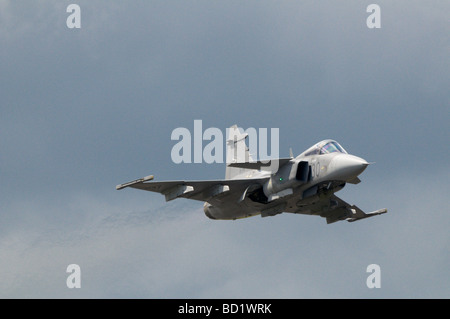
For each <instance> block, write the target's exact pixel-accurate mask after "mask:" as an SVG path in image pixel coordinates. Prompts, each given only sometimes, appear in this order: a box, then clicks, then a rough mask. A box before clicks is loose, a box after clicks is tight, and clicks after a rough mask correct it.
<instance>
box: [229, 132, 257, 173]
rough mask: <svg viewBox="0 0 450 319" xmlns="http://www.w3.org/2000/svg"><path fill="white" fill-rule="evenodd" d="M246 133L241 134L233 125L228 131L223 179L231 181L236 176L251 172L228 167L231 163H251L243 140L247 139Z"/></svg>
mask: <svg viewBox="0 0 450 319" xmlns="http://www.w3.org/2000/svg"><path fill="white" fill-rule="evenodd" d="M247 136H248V134H247V133H245V132H244V133H241V132H240V130H239V128H238V127H237V125H233V126H231V127H230V128H229V129H228V137H227V151H226V152H227V155H226V156H227V166H226V169H225V179H232V178H234V177H236V176H237V175H240V174H242V173H245V172H247V171H252V170H251V169H246V168H239V167H229V164H231V163H244V162H251V161H252V157H251V155H250V153H249V149H248V147H247V144H246V143H245V139H246V138H247Z"/></svg>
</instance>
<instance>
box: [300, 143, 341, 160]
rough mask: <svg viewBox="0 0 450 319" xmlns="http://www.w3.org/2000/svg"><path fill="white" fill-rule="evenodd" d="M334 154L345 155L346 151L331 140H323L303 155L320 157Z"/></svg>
mask: <svg viewBox="0 0 450 319" xmlns="http://www.w3.org/2000/svg"><path fill="white" fill-rule="evenodd" d="M334 152H339V153H344V154H347V151H346V150H345V149H344V148H343V147H342V146H341V145H340V144H339V143H338V142H336V141H333V140H324V141H322V142H319V143H317V144H316V145H314V146H312V147H311V148H309V149H308V150H306V151H305V153H304V154H303V155H304V156H310V155H321V154H329V153H334Z"/></svg>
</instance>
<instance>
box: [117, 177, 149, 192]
mask: <svg viewBox="0 0 450 319" xmlns="http://www.w3.org/2000/svg"><path fill="white" fill-rule="evenodd" d="M153 178H154V176H153V175H148V176H145V177H143V178H139V179H136V180H134V181H131V182H127V183H123V184H119V185H117V186H116V189H117V190H120V189H124V188H125V187H128V186H131V185H134V184H138V183H142V182H147V181H151V180H152V179H153Z"/></svg>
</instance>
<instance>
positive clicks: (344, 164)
mask: <svg viewBox="0 0 450 319" xmlns="http://www.w3.org/2000/svg"><path fill="white" fill-rule="evenodd" d="M330 164H331V167H332V170H333V172H334V173H335V174H336V175H338V176H339V178H340V179H342V180H346V181H347V180H351V179H353V178H355V177H357V176H358V175H359V174H361V173H362V172H363V171H364V170H365V169H366V167H367V166H368V165H369V163H368V162H367V161H366V160H365V159H362V158H360V157H357V156H354V155H349V154H341V155H338V156H336V157H335V158H333V159H332V161H331V163H330Z"/></svg>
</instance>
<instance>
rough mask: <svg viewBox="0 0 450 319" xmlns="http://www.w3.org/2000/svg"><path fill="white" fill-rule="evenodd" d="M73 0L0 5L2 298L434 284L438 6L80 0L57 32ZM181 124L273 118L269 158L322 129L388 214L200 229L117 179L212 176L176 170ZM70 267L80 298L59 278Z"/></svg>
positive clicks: (440, 90) (218, 171) (445, 43)
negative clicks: (361, 164) (359, 165)
mask: <svg viewBox="0 0 450 319" xmlns="http://www.w3.org/2000/svg"><path fill="white" fill-rule="evenodd" d="M70 3H71V2H69V1H66V2H58V3H56V2H55V3H49V2H44V1H21V2H17V3H16V2H13V1H2V2H1V3H0V8H1V10H0V12H1V13H0V46H1V47H2V48H3V49H2V50H1V51H0V58H1V59H0V69H1V70H2V77H1V79H0V93H1V96H2V102H1V104H0V110H1V114H2V116H1V117H0V127H1V129H0V132H1V139H0V149H1V154H0V171H1V176H2V184H1V186H0V193H1V201H0V202H1V204H0V205H1V206H0V207H1V218H2V220H3V221H4V222H3V223H2V224H1V226H0V229H1V230H2V232H1V233H2V235H1V238H2V244H1V245H2V247H3V249H2V251H3V252H2V254H3V257H4V258H1V260H2V267H1V269H7V271H6V272H2V275H1V276H2V280H0V282H2V285H3V286H2V289H0V291H1V293H2V296H4V297H9V296H18V297H20V296H38V295H39V294H40V291H42V289H44V291H45V295H46V296H50V297H54V296H59V295H61V296H67V297H71V296H75V297H78V296H87V297H95V296H108V297H110V296H119V297H128V296H136V297H141V296H144V297H208V296H214V297H216V296H217V297H235V296H236V297H252V296H255V297H274V296H279V297H282V296H283V297H289V296H292V297H310V296H311V297H342V295H340V294H339V292H340V291H343V294H344V295H345V296H350V297H352V296H353V297H354V296H360V295H361V294H362V295H363V296H367V297H371V296H374V297H385V296H389V297H396V296H397V294H398V296H404V297H428V296H438V297H439V296H446V295H448V290H445V288H444V287H443V286H442V282H443V281H440V280H439V279H438V278H439V277H441V276H442V277H444V278H446V277H447V276H446V275H445V270H446V269H444V268H445V267H444V266H445V265H446V264H448V260H446V259H445V257H442V255H445V249H446V247H448V236H446V231H445V229H443V228H442V227H443V226H442V225H445V222H446V221H448V217H446V215H442V214H441V213H442V209H443V208H445V207H447V206H448V205H447V202H448V201H446V199H445V197H443V196H441V193H442V189H445V185H444V184H442V183H443V181H444V180H446V179H448V172H449V167H448V161H447V158H448V155H449V154H448V150H447V149H448V148H446V147H443V145H447V141H446V137H447V135H448V134H446V132H447V131H448V128H447V127H448V125H447V122H448V115H447V113H448V110H447V109H448V105H449V102H450V101H449V94H448V87H449V82H450V81H449V74H450V72H449V71H450V66H449V60H448V56H449V53H450V52H449V39H448V34H449V26H448V19H447V16H446V14H445V13H446V12H448V10H446V9H448V5H447V4H444V3H443V2H437V1H436V2H435V1H433V2H431V3H430V4H424V3H422V2H421V3H420V4H419V3H416V2H413V3H411V2H406V1H405V2H396V3H391V2H387V1H386V2H385V1H382V2H378V4H379V5H380V7H381V10H382V11H381V19H382V28H381V29H379V30H372V29H368V28H367V27H366V24H365V20H366V17H367V16H368V13H366V5H363V4H361V3H359V2H357V1H355V2H346V3H345V4H339V5H338V4H336V3H334V2H331V1H330V2H321V3H320V4H319V5H318V4H316V3H315V2H286V3H282V4H280V3H279V2H275V1H227V2H218V1H213V2H211V1H196V2H184V1H153V2H148V3H147V2H145V3H143V2H131V3H127V5H124V4H122V3H120V2H117V1H114V2H111V1H95V2H91V1H78V2H77V3H78V4H79V5H80V7H81V9H82V28H81V29H80V30H70V29H68V28H67V27H66V25H65V20H66V17H67V15H68V13H66V10H65V9H66V7H67V5H69V4H70ZM195 119H202V120H203V127H204V129H206V128H207V127H218V128H220V129H223V130H224V131H225V128H226V127H228V126H230V125H232V124H234V123H237V124H238V125H239V126H241V127H243V128H248V127H256V128H260V127H263V128H271V127H278V128H280V155H281V156H286V155H287V154H288V149H289V147H292V148H293V150H294V153H300V152H302V151H303V150H304V149H306V148H307V147H309V146H310V145H312V144H314V143H315V142H317V141H319V140H321V139H324V138H335V139H337V140H339V141H340V143H341V144H343V146H344V147H345V148H346V149H347V150H348V151H350V152H351V153H354V154H356V155H358V156H362V157H364V158H366V159H367V160H369V161H375V162H377V163H376V164H375V165H373V166H370V167H369V169H367V170H366V172H364V175H363V180H364V183H361V184H359V185H358V186H348V187H347V188H346V189H345V190H343V191H342V192H343V193H342V196H343V197H344V198H345V199H346V200H348V201H350V202H353V203H355V204H357V205H358V206H360V207H361V208H363V209H367V210H370V209H376V208H380V207H381V206H386V207H388V208H389V209H390V213H389V214H387V215H383V216H381V217H380V218H374V219H373V220H372V219H371V220H369V221H368V222H366V221H362V222H361V224H358V223H355V224H356V225H353V224H348V225H347V224H346V223H343V224H342V225H337V226H332V227H326V225H323V224H324V222H323V220H319V219H314V218H308V217H305V216H284V215H282V216H278V217H276V218H273V219H259V218H256V219H249V220H244V221H240V222H234V223H227V222H225V223H220V222H218V223H213V222H211V221H209V220H207V219H206V218H205V217H204V216H203V213H202V211H201V205H200V206H198V205H197V204H198V203H190V204H189V205H191V206H186V207H189V209H187V208H185V207H184V206H178V204H173V203H169V204H167V205H166V204H164V203H163V200H162V199H161V198H160V197H157V196H156V195H153V194H147V193H145V192H140V191H135V192H133V191H128V190H127V191H122V192H117V191H115V189H114V186H115V185H116V184H118V183H121V182H124V181H126V180H129V179H133V178H138V177H140V176H145V175H148V174H149V173H153V174H155V175H156V177H157V179H159V180H164V179H179V178H185V179H189V178H191V179H210V178H222V177H223V175H224V167H223V165H207V164H203V165H200V164H187V165H176V164H174V163H172V162H171V159H170V151H171V148H172V146H173V145H174V144H175V143H174V141H171V140H170V135H171V132H172V130H174V129H175V128H177V127H187V128H189V129H192V128H193V123H194V122H193V121H194V120H195ZM431 177H433V178H431ZM386 185H388V186H386ZM157 199H158V200H157ZM186 205H188V204H186ZM149 207H153V208H151V212H152V213H151V214H148V213H147V210H148V208H149ZM198 207H200V208H198ZM170 210H174V211H176V213H175V216H176V217H174V218H173V219H165V218H162V219H156V220H154V219H153V218H155V215H157V216H159V215H158V213H161V214H162V212H166V213H167V215H170V214H173V212H170ZM182 210H186V211H187V212H186V214H185V215H184V214H182V213H181V212H179V211H182ZM136 212H145V213H136ZM428 216H429V217H428ZM137 221H139V222H137ZM350 225H351V226H350ZM349 226H350V227H349ZM349 230H350V231H349ZM411 230H414V232H412V231H411ZM124 233H127V234H128V235H126V236H123V234H124ZM430 238H431V239H430ZM162 239H164V240H162ZM431 241H432V242H433V243H435V242H437V243H438V244H437V245H432V243H431ZM411 243H412V244H411ZM441 252H443V253H442V254H441ZM372 257H373V260H374V261H372ZM73 260H75V261H73ZM30 261H32V262H30ZM72 262H79V263H80V264H82V266H83V278H86V279H85V281H84V284H83V288H82V290H81V291H78V292H75V293H73V291H68V289H67V288H66V286H65V284H64V283H65V278H66V274H65V273H64V271H63V273H60V269H61V268H62V269H63V270H64V269H65V267H66V266H67V265H68V264H69V263H72ZM372 262H374V263H377V262H379V263H380V266H381V267H382V269H383V278H386V279H383V280H385V281H383V288H382V289H381V290H379V291H368V289H367V287H366V286H365V278H366V276H367V274H366V273H364V269H365V267H366V266H367V265H368V264H369V263H372ZM31 264H33V265H35V267H33V268H32V269H31V268H30V265H31ZM179 265H184V268H183V269H184V271H180V268H179ZM329 265H334V268H333V267H330V266H329ZM399 265H400V266H399ZM398 267H400V268H401V269H399V268H398ZM421 267H422V268H421ZM46 269H47V270H46ZM130 269H132V270H133V271H134V272H133V271H132V272H130ZM148 269H154V270H155V271H154V272H148ZM242 269H244V271H241V270H242ZM361 272H362V273H361ZM53 273H58V274H59V275H58V276H59V277H53V275H52V274H53ZM130 273H135V274H136V275H132V274H130ZM425 273H431V274H432V275H428V277H427V275H426V274H425ZM127 274H128V275H127ZM84 276H86V277H84ZM111 277H114V278H115V280H111V279H110V278H111ZM416 278H417V279H416ZM427 278H428V279H429V280H428V279H427ZM3 279H4V280H3ZM144 279H145V280H144ZM61 280H62V281H61ZM149 282H150V283H151V285H148V283H149ZM444 282H445V281H444ZM43 287H44V288H43ZM266 287H270V288H271V289H272V290H270V289H265V288H266ZM385 287H386V288H385ZM72 293H73V294H72Z"/></svg>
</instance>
